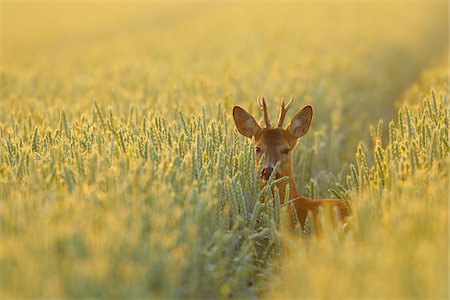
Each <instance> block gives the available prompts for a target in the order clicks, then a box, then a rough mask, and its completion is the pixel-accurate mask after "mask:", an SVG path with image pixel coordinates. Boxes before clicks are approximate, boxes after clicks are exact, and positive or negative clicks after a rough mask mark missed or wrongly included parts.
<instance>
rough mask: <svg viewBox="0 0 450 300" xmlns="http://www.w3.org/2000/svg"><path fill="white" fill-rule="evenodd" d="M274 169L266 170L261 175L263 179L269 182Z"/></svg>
mask: <svg viewBox="0 0 450 300" xmlns="http://www.w3.org/2000/svg"><path fill="white" fill-rule="evenodd" d="M272 171H273V168H271V167H268V168H264V169H263V170H262V173H261V177H262V178H263V179H265V180H269V177H270V174H272Z"/></svg>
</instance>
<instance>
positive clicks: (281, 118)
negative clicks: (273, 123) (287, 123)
mask: <svg viewBox="0 0 450 300" xmlns="http://www.w3.org/2000/svg"><path fill="white" fill-rule="evenodd" d="M292 100H294V97H291V99H290V100H289V102H288V104H287V105H286V106H285V105H284V98H283V99H281V107H280V114H279V115H278V124H277V126H278V127H281V126H283V122H284V117H285V116H286V113H287V111H288V109H289V107H291V104H292Z"/></svg>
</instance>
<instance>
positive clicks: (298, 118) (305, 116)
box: [286, 105, 313, 139]
mask: <svg viewBox="0 0 450 300" xmlns="http://www.w3.org/2000/svg"><path fill="white" fill-rule="evenodd" d="M312 116H313V109H312V106H310V105H308V106H305V107H303V109H302V110H301V111H300V112H298V113H297V114H296V115H295V116H294V117H293V118H292V120H291V123H289V125H288V127H287V128H286V130H287V131H288V132H289V133H290V134H291V135H292V136H293V137H295V138H296V139H298V138H300V137H302V136H304V135H305V134H306V133H307V132H308V129H309V126H310V125H311V120H312Z"/></svg>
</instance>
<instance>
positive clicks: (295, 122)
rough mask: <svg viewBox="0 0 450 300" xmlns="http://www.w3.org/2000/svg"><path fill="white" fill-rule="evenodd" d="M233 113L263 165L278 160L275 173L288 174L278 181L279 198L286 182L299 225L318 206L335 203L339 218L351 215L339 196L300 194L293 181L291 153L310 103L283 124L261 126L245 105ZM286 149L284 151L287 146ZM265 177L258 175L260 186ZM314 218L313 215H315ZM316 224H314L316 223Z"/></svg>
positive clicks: (303, 127) (307, 118)
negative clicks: (251, 139)
mask: <svg viewBox="0 0 450 300" xmlns="http://www.w3.org/2000/svg"><path fill="white" fill-rule="evenodd" d="M233 117H234V121H235V123H236V127H237V129H238V131H239V132H240V133H241V134H243V135H244V136H246V137H249V138H251V137H253V138H254V139H255V147H256V151H257V153H256V158H257V162H258V161H259V158H260V156H261V155H262V153H264V154H265V162H264V166H263V168H266V167H272V168H273V166H274V165H275V164H276V163H277V162H278V161H280V162H281V166H280V171H279V174H277V177H284V176H287V177H289V180H288V181H287V182H284V183H281V184H279V185H278V188H279V190H280V199H281V200H282V201H284V199H285V190H286V185H287V184H289V187H290V193H289V199H290V201H291V202H292V203H293V206H294V208H295V213H296V214H297V217H298V219H299V221H300V224H301V226H302V229H303V227H304V225H305V220H306V217H307V216H308V211H310V212H311V213H312V214H313V215H314V216H317V214H318V212H319V207H323V208H325V207H331V208H333V207H335V208H337V210H338V212H339V216H340V218H341V219H342V220H345V219H346V217H348V216H349V215H350V210H349V208H348V207H347V204H346V203H345V202H344V201H343V200H340V199H317V200H315V199H309V198H306V197H303V196H301V195H300V193H299V192H298V190H297V186H296V183H295V178H294V174H293V172H292V161H291V153H292V150H293V149H294V147H295V145H296V144H297V140H298V138H300V137H302V136H303V135H305V134H306V132H307V131H308V129H309V127H310V124H311V120H312V107H311V106H306V107H304V108H303V109H302V110H301V111H300V112H299V113H297V114H296V115H295V116H294V118H292V120H291V122H290V124H289V125H288V126H287V127H286V128H271V127H269V128H267V127H266V128H261V127H260V126H259V125H258V124H257V123H256V121H255V119H254V118H253V117H252V116H251V115H250V114H249V113H247V112H246V111H245V110H244V109H242V108H240V107H238V106H235V107H234V109H233ZM287 149H289V151H287V152H286V150H287ZM265 184H266V183H265V181H264V180H263V179H261V184H260V186H261V188H262V187H263V186H264V185H265ZM290 210H291V206H289V209H288V213H289V220H290V222H289V223H290V227H291V229H293V224H294V222H293V219H292V217H291V216H292V213H291V211H290ZM315 219H316V218H315ZM316 228H317V227H316Z"/></svg>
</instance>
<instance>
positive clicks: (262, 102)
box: [256, 97, 272, 128]
mask: <svg viewBox="0 0 450 300" xmlns="http://www.w3.org/2000/svg"><path fill="white" fill-rule="evenodd" d="M256 101H258V104H259V106H261V109H262V110H263V113H264V121H265V122H266V128H270V127H272V125H270V120H269V115H268V114H267V105H266V99H264V97H263V98H262V101H261V99H259V97H258V98H257V99H256Z"/></svg>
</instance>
